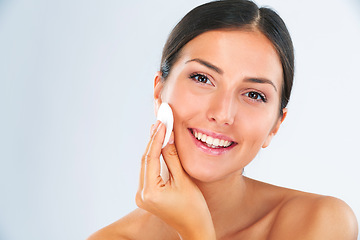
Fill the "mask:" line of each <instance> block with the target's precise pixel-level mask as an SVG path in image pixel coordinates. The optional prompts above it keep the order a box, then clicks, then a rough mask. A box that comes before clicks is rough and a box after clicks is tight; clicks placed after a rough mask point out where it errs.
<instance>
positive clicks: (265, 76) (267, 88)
mask: <svg viewBox="0 0 360 240" xmlns="http://www.w3.org/2000/svg"><path fill="white" fill-rule="evenodd" d="M254 79H255V80H254ZM282 79H283V76H282V67H281V63H280V60H279V57H278V55H277V52H276V50H275V49H274V47H273V45H272V44H271V42H270V41H269V40H268V39H267V38H266V37H265V36H264V35H263V34H262V33H260V32H258V31H256V30H254V31H242V30H217V31H209V32H206V33H203V34H201V35H199V36H198V37H196V38H194V39H193V40H192V41H190V42H189V43H188V44H186V45H185V46H184V48H183V49H182V51H181V54H180V57H179V59H178V61H177V62H176V63H175V64H174V66H173V68H172V70H171V73H170V75H169V76H168V79H167V80H166V82H163V81H161V74H160V73H159V72H158V73H157V74H156V76H155V81H154V82H155V84H154V99H155V103H156V105H155V111H156V110H157V108H158V107H159V106H160V104H161V102H162V101H165V102H168V103H169V104H170V106H171V107H172V109H173V113H174V131H173V134H172V137H171V141H170V143H169V144H168V145H167V146H166V147H165V148H164V149H162V150H161V145H162V142H163V139H164V135H165V127H164V125H163V124H161V123H160V122H157V123H156V124H155V125H154V126H152V130H151V138H150V141H149V143H148V145H147V148H146V150H145V153H144V155H143V158H142V164H141V173H140V181H139V189H138V192H137V194H136V203H137V205H138V206H139V208H138V209H136V210H134V211H133V212H131V213H130V214H128V215H127V216H125V217H123V218H122V219H120V220H118V221H117V222H115V223H113V224H111V225H109V226H107V227H105V228H103V229H101V230H99V231H98V232H96V233H94V234H93V235H92V236H91V237H90V238H89V240H96V239H108V240H110V239H111V240H112V239H131V240H135V239H141V240H143V239H156V240H160V239H167V240H169V239H174V240H175V239H183V240H185V239H186V240H187V239H188V240H190V239H191V240H197V239H199V240H200V239H203V240H211V239H247V240H248V239H259V240H260V239H268V240H282V239H284V240H288V239H292V240H297V239H299V240H315V239H316V240H319V239H324V240H325V239H326V240H332V239H334V240H335V239H336V240H338V239H342V240H356V239H357V234H358V229H357V226H358V224H357V221H356V218H355V215H354V213H353V212H352V210H351V209H350V207H349V206H348V205H347V204H346V203H344V202H343V201H341V200H339V199H336V198H333V197H327V196H321V195H316V194H311V193H305V192H300V191H296V190H291V189H287V188H282V187H278V186H273V185H270V184H266V183H263V182H259V181H256V180H252V179H250V178H247V177H245V176H243V175H242V171H243V169H244V167H245V166H246V165H247V164H249V163H250V162H251V161H252V159H254V157H255V156H256V154H257V153H258V152H259V150H260V149H261V148H265V147H267V146H268V145H269V144H270V142H271V139H272V138H273V136H274V135H275V134H276V133H277V131H278V130H279V127H280V125H281V123H282V122H283V121H284V119H285V117H286V114H287V109H283V113H284V114H282V115H281V114H279V107H280V96H281V86H282V81H283V80H282ZM189 129H200V130H206V131H210V132H211V133H215V134H222V135H224V136H226V137H229V138H231V139H232V140H233V141H234V142H235V143H236V145H235V146H234V147H232V148H231V149H230V150H229V151H226V152H224V153H222V154H218V155H212V154H209V153H206V152H204V151H201V150H200V149H199V148H198V146H196V144H194V137H193V136H192V133H191V131H189ZM160 153H162V154H163V156H164V159H165V161H166V164H167V165H168V168H169V171H170V180H169V181H168V182H166V183H164V182H163V181H162V179H161V177H160V175H159V173H160V163H159V157H160Z"/></svg>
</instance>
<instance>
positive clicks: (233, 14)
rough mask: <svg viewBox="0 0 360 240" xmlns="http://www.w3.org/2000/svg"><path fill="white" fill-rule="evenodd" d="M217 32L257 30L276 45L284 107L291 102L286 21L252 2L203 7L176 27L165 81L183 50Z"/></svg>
mask: <svg viewBox="0 0 360 240" xmlns="http://www.w3.org/2000/svg"><path fill="white" fill-rule="evenodd" d="M216 29H242V30H258V31H260V32H262V33H263V34H264V35H265V36H266V37H267V38H268V39H269V40H270V41H271V42H272V44H273V45H274V47H275V49H276V51H277V53H278V55H279V58H280V61H281V64H282V69H283V77H284V81H283V84H282V91H281V106H280V114H281V115H282V113H283V112H282V109H283V108H285V107H286V106H287V104H288V102H289V99H290V94H291V89H292V85H293V79H294V48H293V44H292V41H291V37H290V34H289V32H288V30H287V28H286V25H285V23H284V21H283V20H282V19H281V18H280V16H279V15H278V14H277V13H276V12H275V11H273V10H272V9H270V8H265V7H261V8H259V7H258V6H257V5H256V4H255V3H253V2H252V1H247V0H222V1H213V2H209V3H206V4H203V5H200V6H198V7H196V8H194V9H193V10H191V11H190V12H189V13H188V14H186V15H185V16H184V17H183V18H182V19H181V21H180V22H179V23H178V24H177V25H176V26H175V28H174V29H173V30H172V32H171V33H170V35H169V37H168V40H167V42H166V44H165V46H164V49H163V53H162V58H161V66H160V72H161V74H162V78H163V80H166V78H167V77H168V75H169V74H170V71H171V68H172V66H173V65H174V63H175V62H176V61H177V60H178V58H179V54H180V52H181V49H182V48H183V47H184V46H185V45H186V44H187V43H188V42H189V41H191V40H192V39H194V38H195V37H197V36H198V35H200V34H201V33H204V32H207V31H211V30H216Z"/></svg>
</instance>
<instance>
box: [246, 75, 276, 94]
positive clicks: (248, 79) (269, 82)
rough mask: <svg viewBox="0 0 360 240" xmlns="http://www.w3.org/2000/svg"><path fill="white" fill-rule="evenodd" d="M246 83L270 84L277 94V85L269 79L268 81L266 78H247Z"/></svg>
mask: <svg viewBox="0 0 360 240" xmlns="http://www.w3.org/2000/svg"><path fill="white" fill-rule="evenodd" d="M245 82H253V83H266V84H270V85H271V86H273V87H274V89H275V91H276V92H277V88H276V86H275V84H274V83H273V82H272V81H270V80H269V79H266V78H246V79H245Z"/></svg>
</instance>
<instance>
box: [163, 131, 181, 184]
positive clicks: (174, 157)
mask: <svg viewBox="0 0 360 240" xmlns="http://www.w3.org/2000/svg"><path fill="white" fill-rule="evenodd" d="M162 155H163V157H164V160H165V163H166V165H167V167H168V169H169V171H170V175H171V177H173V178H176V177H179V176H181V175H182V174H184V170H183V168H182V165H181V162H180V158H179V155H178V153H177V150H176V146H175V143H174V132H172V133H171V137H170V140H169V143H168V144H167V145H166V146H165V147H164V148H163V150H162Z"/></svg>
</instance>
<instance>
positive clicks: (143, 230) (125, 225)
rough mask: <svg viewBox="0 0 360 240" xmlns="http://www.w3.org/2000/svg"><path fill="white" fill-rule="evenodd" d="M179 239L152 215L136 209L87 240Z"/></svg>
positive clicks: (170, 229)
mask: <svg viewBox="0 0 360 240" xmlns="http://www.w3.org/2000/svg"><path fill="white" fill-rule="evenodd" d="M115 239H116V240H138V239H159V240H162V239H164V240H165V239H174V240H175V239H176V240H177V239H179V237H178V235H177V233H176V232H175V231H174V230H173V229H172V228H170V227H169V226H168V225H167V224H166V223H164V222H163V221H162V220H161V219H159V218H158V217H156V216H154V215H153V214H151V213H149V212H147V211H145V210H142V209H139V208H138V209H136V210H134V211H132V212H131V213H129V214H128V215H126V216H124V217H123V218H121V219H119V220H117V221H116V222H114V223H112V224H110V225H109V226H106V227H104V228H102V229H100V230H99V231H97V232H95V233H94V234H92V235H91V236H90V237H89V238H88V239H87V240H115Z"/></svg>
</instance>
